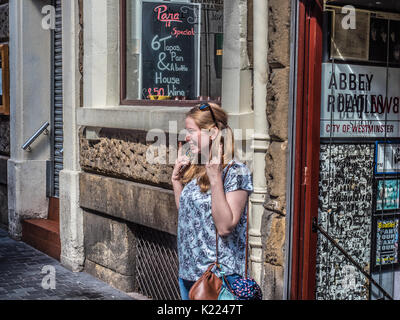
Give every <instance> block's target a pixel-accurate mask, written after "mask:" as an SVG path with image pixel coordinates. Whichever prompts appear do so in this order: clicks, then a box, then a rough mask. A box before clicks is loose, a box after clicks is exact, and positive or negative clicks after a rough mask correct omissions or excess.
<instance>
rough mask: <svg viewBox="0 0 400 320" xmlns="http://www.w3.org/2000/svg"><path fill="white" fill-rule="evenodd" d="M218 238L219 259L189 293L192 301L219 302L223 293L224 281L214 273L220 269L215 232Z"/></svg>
mask: <svg viewBox="0 0 400 320" xmlns="http://www.w3.org/2000/svg"><path fill="white" fill-rule="evenodd" d="M233 163H234V162H232V163H231V164H230V165H229V166H228V169H227V170H226V172H225V175H224V179H223V182H225V178H226V175H227V174H228V171H229V169H230V168H231V166H232V165H233ZM215 238H216V246H215V247H216V256H217V259H216V261H215V262H213V263H212V264H210V265H209V267H208V269H207V270H206V272H204V273H203V274H202V276H201V277H200V279H199V280H197V281H196V282H195V283H194V285H193V286H192V288H191V289H190V291H189V299H190V300H218V296H219V294H220V292H221V288H222V280H221V279H220V278H218V277H217V275H216V274H215V273H213V272H212V269H213V268H214V267H217V268H219V267H220V266H219V263H218V232H217V230H216V232H215Z"/></svg>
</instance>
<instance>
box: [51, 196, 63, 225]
mask: <svg viewBox="0 0 400 320" xmlns="http://www.w3.org/2000/svg"><path fill="white" fill-rule="evenodd" d="M48 219H49V220H53V221H57V222H60V199H58V198H50V199H49V214H48Z"/></svg>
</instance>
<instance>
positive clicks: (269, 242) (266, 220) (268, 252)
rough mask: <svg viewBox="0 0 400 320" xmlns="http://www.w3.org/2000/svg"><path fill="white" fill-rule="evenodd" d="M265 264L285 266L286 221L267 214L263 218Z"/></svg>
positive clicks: (272, 214) (275, 215)
mask: <svg viewBox="0 0 400 320" xmlns="http://www.w3.org/2000/svg"><path fill="white" fill-rule="evenodd" d="M263 230H265V231H264V234H263V238H264V241H263V243H264V252H265V260H264V261H265V263H267V264H270V265H273V266H281V267H282V266H284V264H285V254H284V253H285V231H286V219H285V217H282V216H281V215H279V214H275V213H268V212H266V213H265V214H264V216H263Z"/></svg>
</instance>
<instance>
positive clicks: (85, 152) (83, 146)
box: [80, 128, 176, 189]
mask: <svg viewBox="0 0 400 320" xmlns="http://www.w3.org/2000/svg"><path fill="white" fill-rule="evenodd" d="M167 143H168V141H167ZM153 144H154V142H147V141H146V132H144V131H136V130H121V129H101V130H100V129H99V132H98V139H94V140H88V139H87V138H86V135H85V128H83V129H82V130H80V150H81V151H80V165H81V168H82V170H84V171H88V172H93V173H97V174H101V175H106V176H112V177H116V178H121V179H127V180H132V181H135V182H139V183H144V184H151V185H156V186H159V187H164V188H167V189H172V185H171V183H170V180H171V176H172V170H173V165H167V164H157V163H156V164H151V163H149V159H150V160H151V159H154V162H157V159H159V160H162V159H164V160H165V159H169V150H168V145H167V146H165V147H163V146H161V147H160V148H159V151H160V152H164V151H165V155H164V156H163V155H161V154H158V152H157V151H156V150H154V152H153V151H152V150H153V149H152V147H151V146H152V145H153ZM171 149H172V148H171ZM172 150H176V149H172ZM175 152H176V151H175Z"/></svg>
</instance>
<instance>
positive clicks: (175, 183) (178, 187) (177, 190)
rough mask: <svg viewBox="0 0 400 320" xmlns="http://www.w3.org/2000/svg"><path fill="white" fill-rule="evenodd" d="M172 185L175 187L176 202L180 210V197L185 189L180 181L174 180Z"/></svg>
mask: <svg viewBox="0 0 400 320" xmlns="http://www.w3.org/2000/svg"><path fill="white" fill-rule="evenodd" d="M172 187H173V188H174V196H175V204H176V208H177V209H178V210H179V199H180V197H181V193H182V190H183V185H182V183H181V182H180V181H177V180H176V181H174V180H173V181H172Z"/></svg>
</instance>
